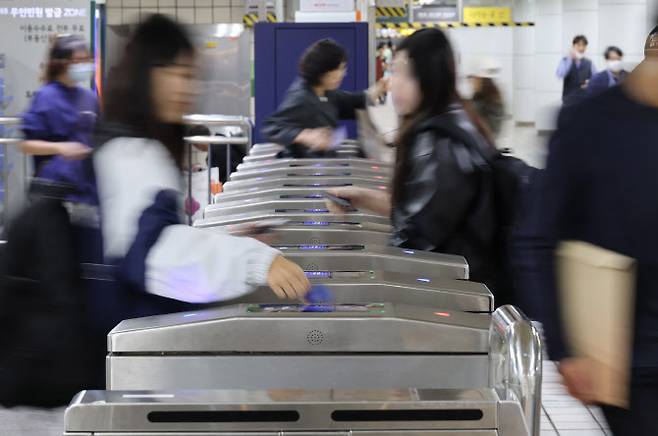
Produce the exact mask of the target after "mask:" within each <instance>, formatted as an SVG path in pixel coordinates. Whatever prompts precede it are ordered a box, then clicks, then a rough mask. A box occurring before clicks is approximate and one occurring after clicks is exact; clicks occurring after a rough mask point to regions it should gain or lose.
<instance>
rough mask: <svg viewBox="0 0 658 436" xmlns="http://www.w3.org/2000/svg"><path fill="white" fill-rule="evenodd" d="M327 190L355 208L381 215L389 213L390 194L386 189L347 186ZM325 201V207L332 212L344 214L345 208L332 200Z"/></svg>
mask: <svg viewBox="0 0 658 436" xmlns="http://www.w3.org/2000/svg"><path fill="white" fill-rule="evenodd" d="M327 192H328V193H330V194H331V195H334V196H336V197H340V198H344V199H345V200H347V201H349V202H350V203H352V207H353V208H355V209H366V210H369V211H372V212H375V213H376V214H378V215H382V216H389V215H390V214H391V195H390V194H389V193H388V192H387V191H384V190H381V191H380V190H377V189H368V188H360V187H357V186H348V187H345V188H336V189H329V190H327ZM325 203H326V205H327V209H329V210H330V211H331V212H332V213H336V214H344V213H345V212H346V209H344V208H342V207H341V206H340V205H338V204H336V203H334V202H333V201H330V200H325Z"/></svg>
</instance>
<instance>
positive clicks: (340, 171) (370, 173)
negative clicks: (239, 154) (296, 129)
mask: <svg viewBox="0 0 658 436" xmlns="http://www.w3.org/2000/svg"><path fill="white" fill-rule="evenodd" d="M331 174H335V175H336V176H337V177H340V176H341V175H343V176H344V177H364V176H365V177H383V178H385V179H389V178H390V177H391V172H390V171H389V169H388V168H377V169H373V168H368V167H348V166H335V167H314V166H306V167H293V168H290V167H278V168H261V169H256V170H242V171H236V172H234V173H232V174H231V179H230V180H231V181H237V180H247V179H255V178H259V177H270V178H272V177H300V176H318V175H331Z"/></svg>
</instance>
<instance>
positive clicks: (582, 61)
mask: <svg viewBox="0 0 658 436" xmlns="http://www.w3.org/2000/svg"><path fill="white" fill-rule="evenodd" d="M588 44H589V41H587V38H586V37H585V36H584V35H578V36H576V37H575V38H574V39H573V45H572V47H571V52H570V53H569V56H565V57H564V58H562V60H561V61H560V65H558V68H557V76H558V77H559V78H560V79H562V80H563V82H564V84H563V88H562V102H563V103H564V104H565V105H569V104H574V103H577V102H578V101H580V100H581V99H582V98H583V97H584V96H585V95H586V93H585V89H586V88H587V85H588V83H589V80H590V79H591V78H592V76H593V75H594V74H596V67H595V66H594V63H593V62H592V61H591V60H590V59H588V58H586V57H585V53H586V51H587V46H588Z"/></svg>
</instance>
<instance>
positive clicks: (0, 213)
mask: <svg viewBox="0 0 658 436" xmlns="http://www.w3.org/2000/svg"><path fill="white" fill-rule="evenodd" d="M20 122H21V120H20V118H14V117H0V127H3V129H2V130H4V127H5V126H15V125H18V124H20ZM20 141H21V138H17V137H10V136H5V132H2V134H1V135H0V149H1V150H2V167H0V177H1V180H2V182H1V183H2V190H3V195H2V204H1V205H0V229H2V228H3V227H4V226H5V223H6V221H7V219H8V217H9V212H10V207H11V200H10V197H11V192H10V180H9V171H10V169H11V167H10V156H9V146H13V145H15V144H18V143H19V142H20ZM11 188H14V187H13V186H11Z"/></svg>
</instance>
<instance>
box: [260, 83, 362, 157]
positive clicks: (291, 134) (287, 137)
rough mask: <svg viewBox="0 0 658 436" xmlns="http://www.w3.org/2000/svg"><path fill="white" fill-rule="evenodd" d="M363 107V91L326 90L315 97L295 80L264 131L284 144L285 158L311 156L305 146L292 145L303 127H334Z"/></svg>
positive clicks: (307, 86) (306, 85)
mask: <svg viewBox="0 0 658 436" xmlns="http://www.w3.org/2000/svg"><path fill="white" fill-rule="evenodd" d="M365 107H366V94H365V93H364V92H358V93H353V92H346V91H340V90H338V91H329V92H327V93H326V97H325V98H320V97H318V96H317V95H316V94H315V92H313V89H311V87H310V86H309V85H308V84H307V83H306V82H305V81H304V80H303V79H299V78H298V79H296V80H295V81H294V82H293V84H292V85H291V86H290V88H289V89H288V93H287V95H286V98H285V100H284V101H283V103H282V104H281V106H279V109H278V110H277V111H276V112H275V113H274V114H272V115H271V116H270V117H269V118H268V119H267V120H265V123H264V127H263V134H264V135H265V137H267V138H268V139H269V140H270V141H272V142H275V143H277V144H281V145H283V146H285V147H286V152H285V153H284V155H285V157H295V158H301V157H313V155H314V153H313V152H312V151H310V150H309V149H308V148H307V147H306V146H304V145H301V144H295V138H296V137H297V135H299V134H300V133H301V131H302V130H304V129H315V128H320V127H328V128H331V129H335V128H336V127H337V126H338V121H339V120H353V119H355V118H356V110H357V109H364V108H365Z"/></svg>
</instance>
